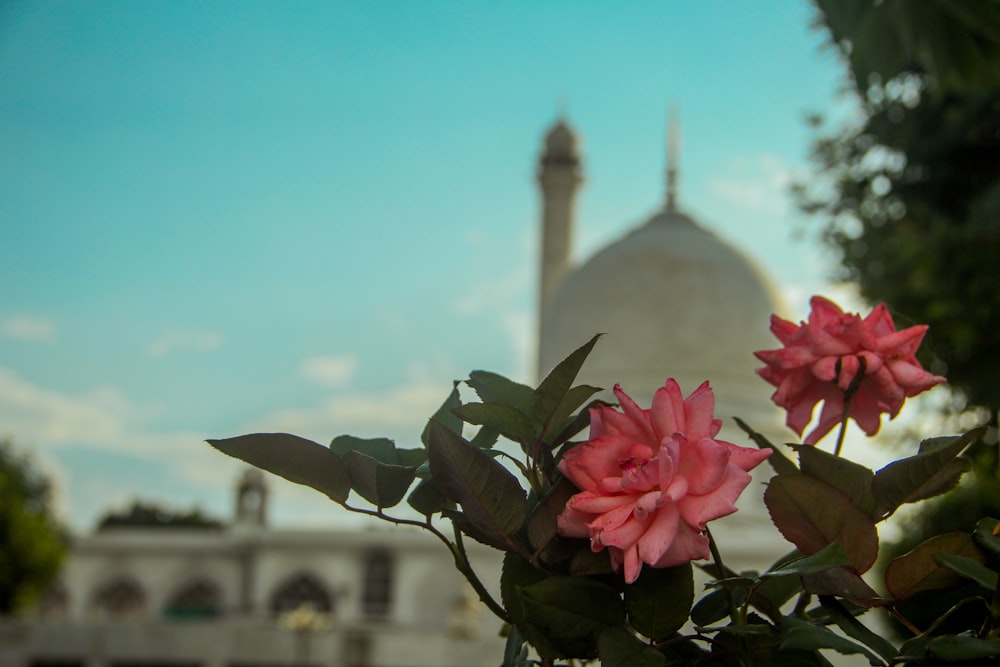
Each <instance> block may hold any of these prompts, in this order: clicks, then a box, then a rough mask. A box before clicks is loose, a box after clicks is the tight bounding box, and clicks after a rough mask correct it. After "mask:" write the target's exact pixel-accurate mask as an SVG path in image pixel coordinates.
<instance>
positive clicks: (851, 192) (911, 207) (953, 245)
mask: <svg viewBox="0 0 1000 667" xmlns="http://www.w3.org/2000/svg"><path fill="white" fill-rule="evenodd" d="M816 4H817V6H818V8H819V10H820V13H819V16H818V21H817V23H818V25H819V27H820V28H821V29H824V30H826V31H827V33H828V35H829V36H830V41H831V43H832V45H833V47H834V48H835V49H836V50H837V51H838V52H839V53H840V54H841V55H842V56H843V58H844V62H845V65H846V69H847V73H848V82H849V89H850V90H851V92H852V93H854V94H855V95H856V96H857V98H858V99H859V100H860V102H861V109H862V117H861V120H860V121H859V122H858V123H857V124H855V125H854V126H851V127H849V128H847V129H845V130H843V131H841V132H840V133H839V134H827V135H825V136H820V137H819V138H818V139H817V140H816V142H815V144H814V148H813V155H812V160H813V164H814V167H815V171H816V174H817V176H818V177H819V178H818V181H819V183H820V184H821V185H819V186H818V187H817V186H816V184H815V183H814V184H810V185H808V186H807V185H806V184H802V183H800V184H799V185H798V186H797V195H798V200H799V205H800V207H801V208H802V209H803V210H805V211H807V212H810V213H814V214H816V215H817V216H818V217H819V219H820V220H821V221H822V222H823V223H824V230H825V231H824V238H825V239H826V241H827V242H828V243H829V244H830V245H831V246H832V247H833V248H834V249H836V250H837V251H838V252H839V254H840V258H841V268H842V276H841V277H843V278H846V279H848V280H851V281H853V282H855V283H857V284H858V286H859V288H860V290H861V293H862V294H863V296H864V297H865V298H867V299H868V300H870V301H872V302H877V301H884V302H886V303H887V304H889V305H890V307H891V308H892V310H893V314H894V315H895V316H896V319H897V321H898V323H899V324H900V325H909V324H915V323H928V324H929V325H930V331H929V333H928V337H927V343H928V344H927V345H925V346H924V348H923V352H924V353H925V354H926V355H927V356H926V357H925V358H924V359H923V360H924V362H925V364H927V365H929V366H930V367H931V368H932V370H933V371H934V372H937V373H940V374H943V375H946V376H947V377H948V381H949V384H950V386H951V388H952V389H954V390H956V391H957V393H958V394H959V395H960V396H961V398H962V399H964V401H965V404H966V406H967V407H974V406H978V407H981V408H986V409H987V410H988V411H989V414H990V419H991V421H992V422H993V424H994V425H996V419H997V410H998V408H1000V336H998V335H997V333H996V332H997V331H1000V2H998V1H997V0H979V1H977V2H964V1H961V0H959V1H951V0H948V1H945V0H926V1H922V2H910V1H907V0H883V1H882V2H878V3H876V2H873V1H871V0H817V2H816ZM817 125H818V122H817ZM993 439H994V441H995V436H994V438H993ZM970 455H971V456H972V457H973V458H974V460H975V467H974V469H975V473H976V474H975V475H974V476H973V478H974V480H975V483H974V484H971V485H968V486H965V487H962V488H960V489H959V490H958V491H957V492H956V493H954V494H951V495H948V496H946V497H944V498H941V499H936V500H935V501H932V504H931V505H929V506H927V507H925V508H923V509H922V511H921V512H919V513H917V514H915V515H911V516H910V517H908V519H907V521H906V524H905V526H904V530H903V531H902V537H901V539H900V541H899V542H898V543H897V544H894V545H887V548H886V550H885V553H884V554H883V556H887V557H889V558H891V557H893V556H898V555H900V554H902V553H904V552H907V551H909V550H910V549H912V548H913V547H915V546H916V545H918V544H919V543H921V542H922V541H924V539H926V538H927V537H929V536H932V535H937V534H941V533H945V532H947V531H950V530H959V531H968V530H971V528H972V527H973V526H974V525H975V523H976V521H977V520H978V519H980V518H981V517H982V516H986V515H991V516H1000V495H998V494H997V492H998V489H1000V479H998V475H997V470H998V469H1000V468H998V463H1000V462H998V459H997V452H996V447H995V446H988V447H986V446H983V445H982V444H980V445H979V446H977V447H974V448H973V451H972V452H970ZM953 593H954V595H953V598H954V599H950V600H944V599H941V598H940V597H939V598H937V602H938V604H930V602H931V600H926V599H917V600H915V601H914V602H913V603H912V604H910V605H909V606H908V607H907V608H906V609H905V613H906V614H907V615H908V616H909V615H910V614H912V616H910V617H911V620H913V621H915V622H917V623H918V625H922V626H923V627H927V625H929V623H930V622H931V621H933V620H934V619H935V618H938V617H939V616H940V615H942V614H943V613H944V612H945V611H946V610H947V609H948V608H949V607H950V606H951V604H952V603H954V602H956V601H957V600H959V599H961V597H962V596H963V595H964V594H967V591H965V590H964V589H962V588H960V587H956V588H955V590H954V591H953Z"/></svg>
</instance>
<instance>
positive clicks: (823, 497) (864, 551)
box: [764, 474, 878, 572]
mask: <svg viewBox="0 0 1000 667" xmlns="http://www.w3.org/2000/svg"><path fill="white" fill-rule="evenodd" d="M764 503H765V504H766V505H767V509H768V511H769V512H770V513H771V519H772V521H774V525H775V526H777V528H778V530H780V531H781V534H782V535H784V536H785V539H787V540H788V541H789V542H791V543H792V544H794V545H795V546H796V547H798V548H799V551H801V552H802V553H803V554H805V555H807V556H810V555H812V554H814V553H816V552H817V551H819V550H820V549H822V548H823V547H825V546H827V545H828V544H831V543H833V542H837V543H838V544H840V546H842V547H843V548H844V551H845V552H846V553H847V555H848V557H849V558H850V559H851V562H852V563H853V564H854V568H855V569H856V570H857V571H858V572H866V571H867V570H868V569H869V568H870V567H871V566H872V564H874V563H875V558H876V557H877V556H878V533H877V532H876V531H875V525H874V524H873V523H872V521H871V519H870V518H869V517H868V516H867V515H866V514H865V513H864V512H862V511H861V510H859V509H858V508H857V507H855V506H854V505H853V504H852V503H851V500H850V499H849V498H848V497H847V496H846V495H844V494H843V493H841V492H840V491H838V490H837V489H835V488H833V487H832V486H830V485H829V484H826V483H825V482H822V481H821V480H818V479H814V478H812V477H807V476H806V475H801V474H799V475H778V476H776V477H774V478H772V479H771V482H770V483H769V484H768V486H767V491H765V492H764Z"/></svg>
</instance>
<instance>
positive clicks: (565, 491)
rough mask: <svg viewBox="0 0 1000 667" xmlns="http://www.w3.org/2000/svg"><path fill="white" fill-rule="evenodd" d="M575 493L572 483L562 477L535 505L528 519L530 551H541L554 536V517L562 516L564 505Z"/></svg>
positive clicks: (555, 530) (555, 531) (555, 532)
mask: <svg viewBox="0 0 1000 667" xmlns="http://www.w3.org/2000/svg"><path fill="white" fill-rule="evenodd" d="M577 491H578V489H577V488H576V487H575V486H573V483H572V482H570V481H569V480H568V479H566V478H565V477H563V478H560V480H559V481H558V482H557V483H556V485H555V486H553V487H552V488H551V489H550V490H549V492H548V493H547V494H545V497H544V498H542V499H541V501H539V503H538V504H537V505H535V508H534V509H533V510H532V511H531V517H530V518H529V519H528V542H530V543H531V548H532V549H534V550H536V551H538V550H541V549H543V548H544V547H545V546H546V545H548V544H549V543H550V542H551V541H552V539H553V538H554V537H555V536H556V534H557V532H558V531H557V529H556V517H558V516H559V515H560V514H562V512H563V510H564V509H566V503H567V502H568V501H569V499H570V498H572V497H573V495H574V494H576V493H577Z"/></svg>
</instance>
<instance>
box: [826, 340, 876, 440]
mask: <svg viewBox="0 0 1000 667" xmlns="http://www.w3.org/2000/svg"><path fill="white" fill-rule="evenodd" d="M867 370H868V364H867V363H866V362H865V358H864V357H862V356H858V370H857V372H856V373H855V374H854V377H853V378H852V379H851V384H849V385H848V386H847V389H845V390H844V413H843V416H841V418H840V433H838V434H837V446H836V447H835V448H834V450H833V455H834V456H840V450H841V448H842V447H843V446H844V436H845V435H847V419H848V417H850V416H851V401H852V400H853V399H854V394H856V393H857V392H858V387H860V386H861V381H862V380H863V379H864V378H865V373H866V372H867ZM837 376H838V377H839V376H840V360H839V359H838V360H837Z"/></svg>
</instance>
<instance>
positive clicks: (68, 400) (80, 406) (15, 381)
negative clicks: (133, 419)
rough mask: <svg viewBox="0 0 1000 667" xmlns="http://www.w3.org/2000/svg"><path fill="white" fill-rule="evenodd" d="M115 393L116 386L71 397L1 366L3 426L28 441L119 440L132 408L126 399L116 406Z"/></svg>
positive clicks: (5, 430)
mask: <svg viewBox="0 0 1000 667" xmlns="http://www.w3.org/2000/svg"><path fill="white" fill-rule="evenodd" d="M113 394H115V391H114V390H113V389H109V388H103V389H98V390H95V391H93V392H91V393H87V394H83V395H79V396H71V395H68V394H63V393H60V392H56V391H51V390H48V389H43V388H41V387H37V386H35V385H33V384H31V383H30V382H28V381H26V380H24V379H23V378H21V377H19V376H18V375H17V374H16V373H14V372H13V371H10V370H8V369H5V368H0V425H2V426H0V428H3V429H4V433H9V434H10V435H11V436H13V437H14V438H15V440H17V441H19V442H21V441H23V442H25V443H36V444H50V445H57V446H58V445H66V444H70V443H74V442H80V441H81V440H85V441H86V442H92V443H114V442H119V441H120V440H121V436H122V429H121V423H122V421H123V419H124V417H125V415H124V414H123V411H127V409H128V408H127V406H126V405H125V404H124V402H119V404H118V405H117V406H113V405H112V403H113V396H112V395H113ZM117 398H120V395H119V396H118V397H117Z"/></svg>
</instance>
